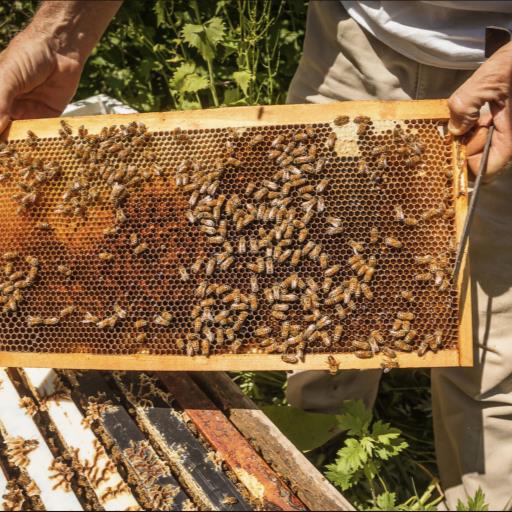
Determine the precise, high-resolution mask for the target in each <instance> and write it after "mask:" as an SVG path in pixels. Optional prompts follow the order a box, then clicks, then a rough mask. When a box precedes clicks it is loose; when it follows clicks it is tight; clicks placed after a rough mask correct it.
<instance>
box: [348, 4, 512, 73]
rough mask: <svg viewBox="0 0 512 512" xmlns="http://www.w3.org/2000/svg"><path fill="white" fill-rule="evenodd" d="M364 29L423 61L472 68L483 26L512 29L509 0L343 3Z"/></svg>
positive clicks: (480, 55) (479, 50)
mask: <svg viewBox="0 0 512 512" xmlns="http://www.w3.org/2000/svg"><path fill="white" fill-rule="evenodd" d="M341 3H342V4H343V6H344V7H345V9H346V10H347V12H348V13H349V14H350V16H351V17H352V18H353V19H354V20H355V21H357V22H358V23H359V24H360V25H361V26H362V27H364V28H365V29H366V30H368V31H369V32H370V33H371V34H373V35H374V36H375V37H376V38H377V39H379V40H380V41H382V42H383V43H385V44H387V45H388V46H390V47H391V48H393V49H394V50H395V51H397V52H399V53H401V54H403V55H405V56H406V57H409V58H411V59H413V60H415V61H417V62H420V63H421V64H428V65H429V66H434V67H439V68H449V69H475V68H477V67H478V66H479V64H481V63H482V62H483V61H484V43H485V28H486V27H487V26H497V27H503V28H508V29H509V30H510V29H512V2H511V1H496V2H495V1H480V2H476V1H473V2H466V1H452V2H448V1H447V2H444V1H417V2H410V1H389V2H386V1H383V2H378V1H345V0H341Z"/></svg>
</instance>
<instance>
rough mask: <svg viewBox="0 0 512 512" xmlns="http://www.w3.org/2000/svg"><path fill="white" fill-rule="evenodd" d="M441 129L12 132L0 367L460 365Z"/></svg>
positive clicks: (454, 147) (347, 111)
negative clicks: (451, 277)
mask: <svg viewBox="0 0 512 512" xmlns="http://www.w3.org/2000/svg"><path fill="white" fill-rule="evenodd" d="M365 116H367V117H365ZM447 118H448V110H447V107H446V104H445V102H444V101H415V102H345V103H335V104H328V105H300V106H273V107H241V108H229V109H216V110H208V111H192V112H173V113H160V114H136V115H122V116H119V115H118V116H115V115H110V116H95V117H83V118H74V119H70V120H69V121H67V123H69V124H68V125H66V126H64V127H63V126H62V125H61V123H60V120H59V119H48V120H38V121H18V122H15V123H13V125H12V127H11V129H10V132H9V134H8V141H9V142H8V144H7V146H5V147H3V148H2V150H1V151H0V158H1V160H0V166H1V176H0V178H1V182H0V229H1V231H2V239H1V241H0V255H2V257H3V261H2V266H3V267H4V268H3V273H4V280H3V282H2V283H0V284H1V287H0V288H1V293H0V300H1V301H2V304H3V313H2V314H1V315H0V365H4V366H51V367H66V368H103V369H112V368H123V369H166V370H168V369H181V370H204V369H209V370H221V369H222V370H242V369H253V370H265V369H268V370H270V369H290V368H301V369H327V368H328V367H330V369H331V370H333V371H334V369H335V368H336V367H339V368H340V369H343V368H372V367H379V366H380V365H382V364H383V363H384V364H385V365H388V366H394V365H396V364H399V365H400V366H402V367H421V366H427V367H429V366H458V365H469V364H471V362H472V361H471V357H472V350H471V344H472V336H471V322H470V300H469V295H468V293H469V292H468V289H467V286H466V285H464V283H467V276H468V269H467V266H464V272H463V273H461V276H460V279H459V282H458V283H452V282H451V279H450V274H451V268H452V267H453V262H454V249H455V245H456V241H457V237H458V234H459V232H460V230H461V227H462V222H463V220H464V216H465V211H466V175H465V167H464V158H463V147H461V145H460V144H459V143H458V142H457V141H453V140H451V139H449V138H447V137H446V136H445V133H444V128H445V124H446V121H447ZM121 125H122V126H121ZM116 126H117V128H116ZM81 127H82V128H81ZM29 130H30V131H31V133H29V134H28V135H27V132H28V131H29ZM67 131H69V132H71V134H69V133H67ZM329 356H330V357H329ZM395 356H396V357H395ZM328 360H329V361H330V364H328ZM292 365H293V366H292Z"/></svg>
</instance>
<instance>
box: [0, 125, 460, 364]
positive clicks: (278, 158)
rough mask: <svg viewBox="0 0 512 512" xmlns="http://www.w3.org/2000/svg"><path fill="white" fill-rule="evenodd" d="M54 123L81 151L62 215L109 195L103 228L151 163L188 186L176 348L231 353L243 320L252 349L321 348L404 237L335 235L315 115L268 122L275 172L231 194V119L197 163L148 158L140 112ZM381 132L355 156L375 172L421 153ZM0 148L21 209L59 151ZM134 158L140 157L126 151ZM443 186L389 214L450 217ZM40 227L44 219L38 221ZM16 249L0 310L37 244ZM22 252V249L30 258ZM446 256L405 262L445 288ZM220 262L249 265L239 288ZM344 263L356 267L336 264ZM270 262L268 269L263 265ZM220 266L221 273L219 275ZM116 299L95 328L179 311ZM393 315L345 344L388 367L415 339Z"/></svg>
mask: <svg viewBox="0 0 512 512" xmlns="http://www.w3.org/2000/svg"><path fill="white" fill-rule="evenodd" d="M352 121H353V122H354V123H355V124H356V125H357V129H356V131H357V134H358V136H359V137H363V136H364V135H365V134H366V132H367V131H368V129H369V128H370V126H371V124H372V121H371V119H370V118H369V117H367V116H358V117H356V118H354V119H353V120H352ZM349 122H350V119H349V118H348V117H347V116H338V117H337V118H336V119H335V120H334V124H335V125H336V126H338V127H341V126H344V125H346V124H347V123H349ZM59 135H60V140H61V142H62V144H63V145H64V147H66V148H67V149H68V150H69V151H70V152H71V154H72V155H73V157H74V159H75V160H77V161H78V162H79V163H80V165H79V166H78V171H77V172H76V174H75V175H74V176H73V178H72V179H70V180H68V182H67V183H66V185H65V190H64V192H63V194H62V196H61V198H60V200H59V203H58V205H57V207H56V213H59V214H62V215H63V216H64V217H68V218H81V219H86V218H87V215H88V212H89V211H90V209H91V208H94V207H96V206H107V207H108V208H110V209H111V211H112V212H113V226H112V227H109V228H107V229H105V231H104V234H105V235H106V236H108V235H113V234H116V233H117V232H118V231H119V230H120V229H121V228H123V226H126V225H128V218H127V215H126V214H125V210H124V208H123V206H124V205H125V204H126V202H127V200H128V199H129V196H130V193H131V191H132V190H135V189H137V188H139V187H140V186H141V185H142V184H144V183H146V182H148V181H150V180H152V179H153V178H154V177H166V175H167V173H172V175H173V178H174V180H175V184H176V186H177V187H178V188H179V189H180V190H182V191H183V192H184V193H185V194H187V198H188V209H187V211H186V212H185V216H186V219H187V220H188V222H189V224H190V225H191V226H193V227H194V228H196V229H197V231H198V233H200V234H201V235H204V237H205V241H206V244H205V247H203V250H202V251H201V253H200V255H199V256H197V257H196V258H195V260H194V261H192V262H191V263H190V264H188V263H187V264H184V263H181V264H179V265H178V267H177V275H176V276H175V277H176V278H177V279H179V280H181V281H182V282H183V283H187V282H189V281H191V280H194V281H195V282H197V287H196V289H195V292H194V295H195V297H196V298H197V303H196V304H194V305H192V306H191V311H190V318H189V322H190V323H189V325H190V328H189V332H188V333H185V335H184V337H178V338H177V340H176V348H177V349H178V350H179V351H180V352H184V353H186V354H188V355H189V356H193V355H197V354H201V355H209V354H210V353H211V351H212V346H213V345H215V346H217V347H226V348H227V349H228V350H229V351H230V352H232V353H236V352H238V351H240V349H241V348H242V345H243V341H242V340H243V338H244V337H246V336H247V335H248V334H249V335H251V336H253V340H254V341H255V343H256V349H255V351H256V352H260V353H269V354H270V353H277V354H280V355H281V357H282V359H283V360H284V361H286V362H288V363H297V362H298V361H301V360H303V359H304V355H305V354H306V353H307V349H308V344H315V346H318V345H320V346H323V347H325V348H326V349H328V348H329V347H331V346H333V345H337V344H338V343H339V342H340V341H342V339H343V335H344V327H343V321H344V320H345V319H346V318H347V316H349V315H351V314H354V312H355V311H356V310H357V308H358V303H360V302H364V301H372V300H374V291H373V289H372V280H373V279H374V276H375V275H378V273H379V260H380V258H381V256H382V255H385V254H386V253H387V252H389V251H399V250H401V249H402V248H403V247H404V242H402V241H401V240H400V239H398V238H396V237H394V236H389V235H388V234H386V233H381V232H380V231H379V229H378V228H377V227H376V226H373V227H370V228H369V231H368V233H367V235H366V236H365V237H362V236H361V239H357V240H355V239H351V238H349V237H348V236H345V235H346V232H347V229H346V226H345V225H344V222H345V219H342V218H340V217H337V216H335V215H332V214H331V215H330V214H329V213H330V212H329V211H328V208H327V206H326V199H327V193H328V191H329V188H330V186H331V185H332V184H331V180H330V179H329V178H328V177H326V176H325V174H324V170H325V167H326V162H327V159H326V157H324V156H323V155H324V154H325V150H327V152H332V151H333V150H334V149H335V147H336V143H337V135H336V133H334V132H331V133H329V134H328V135H327V137H325V138H323V139H320V138H319V137H318V135H317V132H316V130H315V129H314V128H313V127H305V128H303V129H298V130H295V131H293V132H289V133H288V134H286V135H284V134H280V135H278V136H277V137H275V138H274V139H273V140H271V141H270V147H269V148H268V151H266V152H265V158H266V159H267V162H268V163H269V165H270V166H271V167H272V168H273V171H272V174H271V175H269V176H267V177H265V179H261V181H259V182H255V181H249V182H246V183H245V185H244V187H245V188H244V189H243V192H242V190H240V191H239V192H238V193H231V194H228V193H227V192H226V193H225V188H224V187H223V177H224V176H225V174H226V173H233V172H234V171H235V172H238V173H239V174H240V175H241V176H243V175H244V173H243V165H244V164H243V158H242V156H241V155H238V154H237V150H236V148H237V147H239V144H237V142H238V140H239V137H240V133H239V132H237V131H236V130H229V137H228V140H227V142H226V143H225V147H224V148H223V150H224V152H223V156H222V157H220V158H217V159H216V160H214V161H213V162H212V161H210V162H208V164H202V163H201V162H200V161H198V160H192V159H183V160H182V161H181V162H179V163H178V165H177V166H176V168H175V169H172V170H169V169H165V168H163V167H162V164H160V163H159V159H158V157H157V154H156V153H155V152H154V151H153V150H152V149H151V147H152V141H153V137H154V136H153V135H152V134H151V133H150V132H148V131H147V128H146V126H145V125H144V124H142V123H136V122H132V123H130V124H128V125H126V126H124V125H121V126H111V127H109V128H103V129H102V130H101V132H100V133H99V134H90V133H88V131H87V129H85V128H84V127H83V126H82V127H80V128H79V129H78V134H77V135H73V131H72V129H71V127H70V125H69V124H68V123H66V121H62V122H61V129H60V130H59ZM172 135H173V136H174V138H175V140H176V141H188V140H189V136H188V135H187V134H186V133H185V132H182V131H181V130H180V129H176V130H174V131H173V132H172ZM391 138H392V142H393V144H394V146H398V149H397V150H396V149H393V151H394V152H395V153H396V154H395V153H393V155H392V154H391V151H392V149H391V146H388V145H386V144H381V145H378V146H376V147H374V148H372V149H371V155H370V156H371V158H374V159H376V160H375V162H376V163H374V164H372V165H370V164H369V163H368V161H366V160H365V159H364V158H360V159H359V161H358V170H359V171H364V172H365V173H367V172H369V169H370V168H372V171H373V173H379V175H382V173H383V172H385V170H386V169H387V168H388V166H389V160H390V157H391V156H393V158H396V156H397V155H398V157H400V158H402V159H403V160H404V162H405V165H406V167H407V168H409V169H414V168H416V167H418V166H420V164H421V163H422V154H423V152H424V150H425V148H424V145H423V144H422V142H420V140H419V137H418V135H416V134H412V133H405V132H404V130H403V128H402V127H401V126H400V125H398V124H397V125H395V128H394V130H393V133H392V135H391ZM27 143H28V145H29V146H30V147H31V148H37V146H38V145H39V144H40V143H41V142H40V139H38V137H37V136H36V135H35V134H34V133H32V132H29V133H28V137H27ZM267 143H268V139H267V137H266V136H264V135H263V134H261V133H257V134H255V135H253V137H252V138H251V140H249V142H248V146H249V147H250V148H251V149H252V150H260V149H261V148H262V147H265V148H266V147H267ZM0 157H4V158H3V159H2V164H3V166H4V171H3V174H2V175H0V181H2V180H7V179H10V178H13V177H15V178H16V180H17V186H18V187H19V188H20V189H21V191H20V193H17V194H16V196H15V197H13V199H14V200H15V201H17V202H18V203H19V211H18V213H20V214H23V213H24V212H25V210H26V209H28V208H30V207H31V205H35V204H37V202H38V199H39V195H40V187H41V186H42V185H44V184H45V183H47V182H48V181H49V180H52V179H57V178H58V177H59V176H60V175H61V168H60V166H59V164H58V163H56V162H50V163H48V164H46V163H44V162H43V161H42V160H40V159H36V158H33V157H30V156H27V155H25V156H23V155H20V154H19V152H17V151H15V150H14V149H12V148H10V147H9V146H8V145H3V146H1V147H0ZM136 159H138V160H136ZM141 159H142V161H143V162H144V164H143V165H141V164H140V160H141ZM136 161H137V162H139V163H137V164H135V162H136ZM4 164H5V165H4ZM450 172H451V171H449V170H446V172H445V173H446V176H447V178H450V177H451V175H450ZM374 178H375V176H374ZM451 199H452V198H451V190H447V193H446V195H445V196H444V198H443V202H442V203H441V204H440V205H439V206H438V207H435V208H431V209H429V210H426V211H425V212H423V213H422V214H421V215H419V216H417V217H415V216H412V215H409V214H407V213H406V212H405V211H404V207H403V206H402V205H394V207H393V208H394V220H395V221H397V222H398V223H400V224H402V225H403V226H404V227H414V226H416V225H418V224H419V223H420V222H428V221H429V220H431V219H433V218H435V217H443V218H446V219H449V218H451V217H453V216H454V209H453V208H452V207H451V206H450V204H449V203H450V201H451ZM319 220H320V222H321V226H322V228H321V230H322V235H324V236H327V237H329V238H330V239H332V240H335V241H336V243H338V244H339V245H345V246H346V247H347V248H348V249H349V250H350V255H349V256H348V257H347V259H346V260H345V261H341V260H339V259H338V260H335V259H334V258H333V257H332V255H330V254H329V252H328V250H327V248H326V247H325V246H326V245H327V244H324V245H323V244H322V243H320V242H317V241H315V240H317V239H318V237H317V236H316V235H317V234H318V233H316V232H315V231H316V227H315V228H313V225H314V226H317V225H318V221H319ZM348 222H350V219H348ZM38 227H39V228H41V229H50V226H49V225H48V224H47V223H45V222H39V223H38ZM127 237H128V244H129V247H130V250H131V251H132V253H133V254H134V255H135V256H140V255H142V254H143V253H145V252H146V251H148V249H149V244H148V242H147V241H145V240H143V239H141V237H140V235H139V234H138V233H137V232H132V233H130V234H129V236H128V233H127ZM96 256H97V258H98V259H99V260H100V261H102V262H111V261H113V260H114V258H115V255H114V253H113V252H110V251H109V250H104V251H101V252H99V253H98V254H97V255H96ZM16 258H18V256H17V255H15V256H12V254H11V253H6V254H5V255H4V260H5V261H6V264H5V269H4V270H5V276H6V281H5V282H4V283H2V285H1V286H0V292H1V293H0V300H1V301H2V304H3V308H4V312H9V311H12V312H14V311H16V308H17V304H18V303H19V302H20V301H21V299H22V296H21V293H22V291H21V290H22V289H23V288H24V287H28V286H30V285H31V284H32V282H33V281H34V280H35V278H36V277H37V270H38V263H37V260H35V258H32V259H31V261H32V262H33V263H34V261H35V263H34V264H33V265H30V268H29V270H28V271H17V270H16V269H15V268H14V261H15V260H16ZM29 259H30V257H28V258H26V262H27V263H29ZM449 260H450V256H449V255H439V256H435V257H434V256H430V255H426V256H420V257H417V258H416V263H417V264H418V265H422V266H423V265H426V266H427V268H425V269H422V272H420V273H418V274H416V275H415V276H414V280H415V281H418V282H424V283H430V282H432V283H434V285H435V286H437V287H438V289H439V291H446V290H448V289H450V288H451V280H450V274H451V269H450V266H449ZM311 264H314V265H315V267H316V269H317V270H315V275H316V279H315V278H313V277H311V276H307V273H308V272H302V271H301V270H302V269H303V268H305V267H307V268H311ZM57 270H58V272H59V273H60V274H62V275H63V276H65V277H70V276H71V275H72V272H73V271H72V269H70V268H69V267H67V266H66V265H62V264H61V265H59V266H58V268H57ZM228 271H231V272H233V271H235V272H240V273H242V274H243V275H244V276H245V275H247V277H248V282H247V289H241V288H236V287H233V286H229V285H227V284H225V283H223V282H222V279H218V276H221V277H222V276H223V275H224V274H225V273H227V272H228ZM347 272H348V273H349V274H350V272H352V274H353V275H348V276H347ZM276 274H279V279H276V278H275V277H273V276H275V275H276ZM226 277H228V280H229V276H226ZM214 279H215V282H214ZM273 279H274V280H275V282H272V280H273ZM269 282H270V283H271V284H270V285H269ZM401 296H402V298H403V299H405V300H406V301H409V302H412V301H414V297H413V294H412V292H410V291H406V290H402V291H401ZM113 309H114V311H113V312H112V313H111V314H108V315H106V316H104V317H100V316H98V315H96V314H92V313H90V312H86V313H85V315H84V316H83V318H82V323H83V324H90V325H95V326H96V327H98V328H99V329H100V330H104V329H113V328H115V327H117V326H119V325H120V324H121V323H123V322H127V321H128V320H129V319H130V318H131V317H132V316H133V315H135V317H134V319H133V321H130V323H129V325H131V327H132V328H133V330H134V339H135V341H136V343H137V344H138V345H139V346H140V345H141V344H144V343H146V342H147V341H148V333H147V327H148V326H149V325H150V324H155V325H158V326H161V327H169V326H171V325H172V324H173V322H174V321H175V320H176V318H175V316H176V313H174V312H173V313H174V314H173V313H172V312H170V311H161V312H160V313H158V314H156V315H155V316H154V318H153V319H152V320H146V319H144V318H137V316H136V315H137V313H136V312H128V311H127V310H126V309H124V308H122V307H121V306H120V305H118V304H115V305H114V306H113ZM262 310H263V313H262ZM76 312H77V308H76V307H75V306H74V305H68V306H66V307H64V308H63V309H62V310H61V311H60V312H59V313H58V314H57V315H56V316H52V317H41V316H28V317H27V324H28V325H29V326H31V327H33V326H39V325H41V326H44V325H57V324H59V322H60V321H61V320H62V319H64V318H66V317H68V316H70V315H72V314H73V313H76ZM267 313H268V315H269V319H268V325H265V326H263V327H257V326H254V327H253V320H254V318H255V316H258V317H259V318H263V317H264V315H266V314H267ZM398 315H399V316H398V318H396V319H395V321H394V322H393V324H392V325H390V328H389V330H387V331H386V330H385V329H383V328H380V330H373V331H371V333H370V334H369V335H368V336H366V338H364V339H357V340H354V341H353V342H352V346H351V348H352V350H353V352H354V354H355V355H356V356H357V357H360V358H369V357H373V356H374V355H375V354H378V353H380V354H382V355H384V356H385V362H384V365H385V366H386V367H394V366H395V365H396V363H395V359H396V351H399V352H411V351H412V350H413V345H414V344H415V343H417V342H416V341H414V340H415V338H416V330H415V329H413V328H411V322H412V320H413V319H412V318H411V319H409V318H408V317H409V316H410V315H413V313H411V312H410V311H401V312H400V313H399V314H398ZM402 317H403V318H402ZM180 320H181V319H180ZM398 333H399V334H400V336H399V335H398ZM442 338H443V333H442V332H440V331H436V332H435V333H434V334H428V335H427V336H426V337H425V340H424V341H423V342H421V344H420V347H419V349H418V350H417V353H418V355H419V356H422V355H424V354H425V352H426V351H427V350H432V351H436V350H438V348H439V347H440V346H441V345H442ZM413 342H414V343H413ZM333 361H334V362H333ZM335 365H336V362H335V360H334V359H333V358H332V357H331V358H329V367H330V368H331V370H332V369H333V368H334V366H335Z"/></svg>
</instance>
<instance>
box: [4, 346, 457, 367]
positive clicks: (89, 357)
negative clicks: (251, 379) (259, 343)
mask: <svg viewBox="0 0 512 512" xmlns="http://www.w3.org/2000/svg"><path fill="white" fill-rule="evenodd" d="M328 355H329V354H307V355H306V357H305V360H304V361H303V362H298V363H297V364H289V363H285V362H284V361H282V359H281V356H280V355H276V354H265V355H260V354H219V355H212V356H209V357H207V356H194V357H188V356H184V355H170V356H169V355H166V356H163V355H152V354H133V355H110V354H107V355H102V354H86V353H76V352H75V353H69V354H56V353H33V352H0V366H7V367H12V366H15V367H19V366H24V367H32V368H41V367H44V368H46V367H52V368H74V369H78V370H90V369H94V370H120V369H122V370H140V371H144V370H147V371H169V370H172V371H189V372H190V371H248V370H251V371H264V370H265V371H266V370H327V369H328V365H327V356H328ZM331 355H332V356H333V357H334V358H335V359H336V360H337V362H339V364H340V365H339V368H340V370H349V369H358V370H366V369H371V368H380V364H381V362H382V361H383V360H384V358H383V357H382V356H379V355H378V356H376V357H372V358H371V359H359V358H357V357H356V356H355V355H354V354H350V353H341V354H331ZM396 360H397V362H398V363H399V365H400V366H401V367H404V368H431V367H443V366H458V365H459V351H458V350H441V351H439V352H437V353H435V354H434V353H432V352H427V353H426V354H425V355H424V356H423V357H418V356H417V355H416V354H415V353H409V354H407V353H399V354H397V359H396Z"/></svg>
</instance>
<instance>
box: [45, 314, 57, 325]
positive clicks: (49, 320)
mask: <svg viewBox="0 0 512 512" xmlns="http://www.w3.org/2000/svg"><path fill="white" fill-rule="evenodd" d="M59 322H60V318H59V317H58V316H49V317H46V318H43V324H44V325H57V324H58V323H59Z"/></svg>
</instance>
